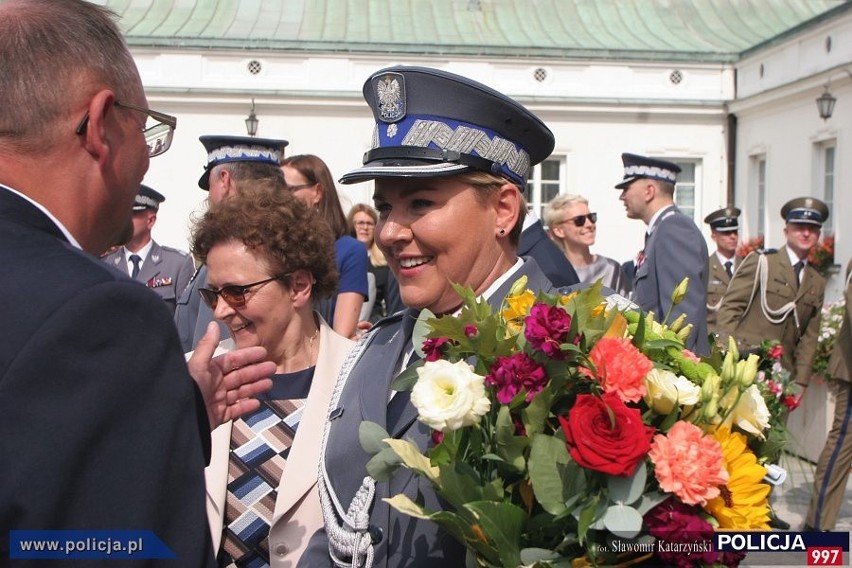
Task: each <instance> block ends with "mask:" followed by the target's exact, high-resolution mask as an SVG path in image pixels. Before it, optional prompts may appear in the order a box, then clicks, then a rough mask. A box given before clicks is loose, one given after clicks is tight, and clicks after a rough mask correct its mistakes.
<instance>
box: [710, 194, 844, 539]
mask: <svg viewBox="0 0 852 568" xmlns="http://www.w3.org/2000/svg"><path fill="white" fill-rule="evenodd" d="M828 214H829V211H828V206H827V205H826V204H825V203H823V202H822V201H820V200H819V199H816V198H813V197H799V198H795V199H791V200H790V201H788V202H787V203H785V204H784V206H783V207H782V208H781V217H782V218H783V219H784V221H785V225H784V236H785V238H786V241H787V242H786V244H785V245H784V247H782V248H781V249H779V250H761V251H756V252H753V253H751V254H749V255H748V256H747V257H746V258H745V259H744V260H743V261H742V264H740V266H739V267H738V268H737V271H736V272H735V273H734V275H733V277H732V278H731V282H730V284H728V289H727V291H726V292H725V295H724V296H723V297H722V305H721V307H720V308H719V311H718V315H717V318H716V325H717V327H718V330H719V338H718V341H719V342H720V344H723V345H726V344H727V342H728V337H731V336H733V337H734V338H735V339H736V340H737V343H738V345H739V348H740V351H748V350H754V349H757V348H759V347H760V345H761V343H762V342H763V341H765V340H767V339H777V340H778V341H780V342H781V346H782V348H783V356H782V358H781V364H782V365H783V366H784V368H785V369H787V370H788V371H790V373H792V376H793V380H794V381H795V382H796V384H798V385H799V386H800V387H802V388H805V387H807V385H808V382H809V381H810V379H811V374H812V372H813V363H814V358H815V357H816V347H817V338H818V334H819V319H820V311H821V309H822V303H823V299H824V296H825V278H823V277H822V275H820V273H819V272H817V271H816V269H814V268H813V267H812V266H809V265H808V261H807V260H808V254H809V253H810V251H811V249H812V248H813V247H814V245H816V244H817V241H819V235H820V231H821V229H822V224H823V223H824V222H825V220H826V219H828ZM769 526H771V527H772V528H776V529H781V530H786V529H789V528H790V524H789V523H788V522H787V521H785V520H784V519H781V518H779V517H778V516H777V515H775V514H774V512H773V514H772V518H771V519H770V522H769Z"/></svg>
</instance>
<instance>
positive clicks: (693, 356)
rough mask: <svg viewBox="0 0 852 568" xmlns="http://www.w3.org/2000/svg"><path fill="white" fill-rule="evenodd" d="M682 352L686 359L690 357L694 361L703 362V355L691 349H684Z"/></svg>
mask: <svg viewBox="0 0 852 568" xmlns="http://www.w3.org/2000/svg"><path fill="white" fill-rule="evenodd" d="M682 353H683V357H684V359H688V360H689V361H692V362H693V363H700V362H701V357H699V356H698V355H696V354H695V353H693V352H692V351H690V350H689V349H684V350H683V352H682Z"/></svg>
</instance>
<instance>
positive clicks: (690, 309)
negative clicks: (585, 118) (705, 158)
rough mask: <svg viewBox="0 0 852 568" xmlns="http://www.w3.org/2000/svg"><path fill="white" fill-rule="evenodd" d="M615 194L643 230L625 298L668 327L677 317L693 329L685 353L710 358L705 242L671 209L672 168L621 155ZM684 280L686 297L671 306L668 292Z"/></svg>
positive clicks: (674, 170) (674, 173) (674, 174)
mask: <svg viewBox="0 0 852 568" xmlns="http://www.w3.org/2000/svg"><path fill="white" fill-rule="evenodd" d="M621 161H622V163H623V165H624V177H623V179H622V180H621V181H620V182H619V183H618V184H616V186H615V188H616V189H619V190H621V196H620V197H619V199H621V201H622V202H623V203H624V209H625V210H626V212H627V217H628V218H630V219H641V220H642V221H643V222H644V223H645V225H646V226H647V230H646V232H645V246H644V248H643V250H642V252H640V253H639V256H638V257H637V260H636V263H635V275H634V278H633V294H632V296H631V299H632V300H633V301H634V302H636V303H637V304H639V306H640V307H641V308H642V309H643V310H645V311H646V312H654V319H656V320H657V321H659V322H663V321H664V320H665V321H667V322H672V321H674V320H675V319H676V318H678V317H680V316H681V315H682V314H685V315H686V321H687V322H688V323H691V324H692V325H693V328H692V333H691V334H690V335H689V338H688V339H687V342H686V346H687V348H688V349H690V350H691V351H693V352H694V353H696V354H698V355H709V354H710V342H709V341H708V339H707V263H706V262H705V261H704V260H703V259H705V258H707V243H705V242H704V237H703V236H702V235H701V231H699V230H698V227H696V226H695V223H694V222H693V221H692V219H690V218H689V217H687V216H686V215H684V214H683V213H681V212H680V209H678V208H677V206H676V205H675V204H674V192H675V183H676V182H677V174H678V173H679V172H680V167H678V165H677V164H673V163H671V162H667V161H664V160H657V159H654V158H647V157H645V156H638V155H636V154H627V153H625V154H622V155H621ZM684 278H689V287H688V290H687V293H686V296H685V297H684V298H683V300H682V301H681V302H680V304H678V305H673V304H672V292H674V289H675V287H677V285H678V284H679V283H680V282H681V281H682V280H683V279H684Z"/></svg>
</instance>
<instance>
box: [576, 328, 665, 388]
mask: <svg viewBox="0 0 852 568" xmlns="http://www.w3.org/2000/svg"><path fill="white" fill-rule="evenodd" d="M589 360H590V361H591V362H592V363H594V365H595V368H596V370H597V375H596V376H597V378H598V380H599V381H600V383H601V386H603V390H604V392H614V393H616V394H618V397H619V398H620V399H621V400H623V401H624V402H639V400H641V399H642V397H644V396H645V392H646V389H645V380H644V379H645V375H647V374H648V373H649V372H650V371H651V369H653V368H654V364H653V363H651V360H650V359H648V358H647V357H645V355H643V354H642V352H641V351H639V350H638V349H637V348H636V346H635V345H633V344H632V343H631V342H630V340H629V339H627V338H616V337H604V338H602V339H601V340H600V341H598V342H597V343H596V344H595V346H594V347H593V348H592V351H591V353H589ZM582 371H583V372H584V373H585V374H587V375H589V376H595V374H594V373H592V372H591V371H590V370H589V369H585V368H582Z"/></svg>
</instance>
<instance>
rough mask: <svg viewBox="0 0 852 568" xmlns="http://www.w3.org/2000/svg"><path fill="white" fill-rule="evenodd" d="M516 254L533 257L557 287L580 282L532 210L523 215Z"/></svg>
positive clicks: (567, 260) (569, 263)
mask: <svg viewBox="0 0 852 568" xmlns="http://www.w3.org/2000/svg"><path fill="white" fill-rule="evenodd" d="M518 256H531V257H533V258H534V259H535V261H536V263H538V265H539V267H540V268H541V269H542V270H543V271H544V274H545V275H546V276H547V278H548V280H550V281H551V282H552V283H553V285H554V286H556V287H558V288H561V287H564V286H573V285H574V284H577V283H579V282H580V277H579V276H578V275H577V272H576V271H575V270H574V267H573V266H571V262H570V260H569V259H568V258H567V257H566V256H565V255H564V254H563V253H562V251H561V250H560V249H559V247H558V246H556V244H554V242H553V241H552V240H551V239H550V237H548V236H547V232H546V231H545V230H544V227H542V226H541V221H540V220H539V219H538V218H536V216H535V214H533V213H532V212H528V213H527V214H526V216H525V217H524V227H523V230H522V231H521V240H520V241H519V242H518Z"/></svg>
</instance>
